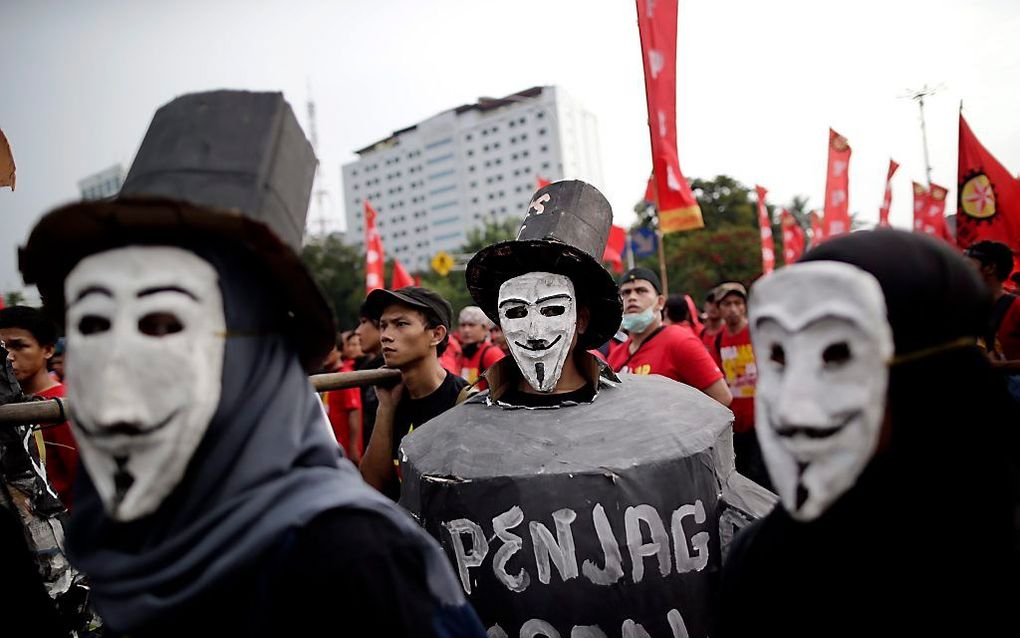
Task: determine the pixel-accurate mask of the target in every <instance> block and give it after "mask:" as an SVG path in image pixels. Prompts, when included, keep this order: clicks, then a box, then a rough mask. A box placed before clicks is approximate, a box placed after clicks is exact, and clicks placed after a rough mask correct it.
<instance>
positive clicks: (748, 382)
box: [712, 326, 758, 432]
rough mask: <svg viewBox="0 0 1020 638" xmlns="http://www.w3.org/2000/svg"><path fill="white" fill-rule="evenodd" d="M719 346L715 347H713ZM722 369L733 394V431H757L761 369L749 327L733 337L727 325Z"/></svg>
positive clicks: (722, 343)
mask: <svg viewBox="0 0 1020 638" xmlns="http://www.w3.org/2000/svg"><path fill="white" fill-rule="evenodd" d="M712 347H713V348H714V347H715V344H714V343H713V344H712ZM717 356H718V361H719V364H720V367H721V368H722V371H723V374H724V375H725V376H726V385H728V386H730V393H731V394H732V395H733V403H731V404H730V409H731V410H733V431H734V432H746V431H748V430H750V429H752V428H754V388H755V385H757V383H758V367H757V365H756V364H755V361H754V350H752V349H751V330H750V327H749V326H744V329H743V330H741V331H740V332H738V333H736V334H732V335H731V334H730V331H729V329H728V328H726V327H725V326H724V327H723V330H722V337H721V338H720V339H719V351H718V353H717Z"/></svg>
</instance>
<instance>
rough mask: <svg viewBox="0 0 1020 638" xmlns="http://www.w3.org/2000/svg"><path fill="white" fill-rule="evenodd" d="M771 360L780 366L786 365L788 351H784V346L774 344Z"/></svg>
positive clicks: (770, 353) (770, 355)
mask: <svg viewBox="0 0 1020 638" xmlns="http://www.w3.org/2000/svg"><path fill="white" fill-rule="evenodd" d="M769 360H770V361H772V362H773V363H776V364H778V365H779V366H785V365H786V351H785V350H783V346H781V345H779V344H778V343H773V344H772V349H771V350H770V351H769Z"/></svg>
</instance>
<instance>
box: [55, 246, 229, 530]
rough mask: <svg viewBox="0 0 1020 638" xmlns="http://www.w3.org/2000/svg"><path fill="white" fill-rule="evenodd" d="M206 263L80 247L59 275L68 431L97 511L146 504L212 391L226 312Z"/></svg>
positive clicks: (183, 460)
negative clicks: (82, 251) (98, 502)
mask: <svg viewBox="0 0 1020 638" xmlns="http://www.w3.org/2000/svg"><path fill="white" fill-rule="evenodd" d="M218 281H219V278H218V276H217V274H216V270H215V269H214V268H213V267H212V265H210V264H209V263H208V262H207V261H205V260H204V259H202V258H200V257H198V256H197V255H195V254H194V253H192V252H189V251H187V250H184V249H181V248H173V247H168V246H145V247H143V246H131V247H127V248H118V249H115V250H109V251H106V252H102V253H98V254H96V255H91V256H89V257H86V258H85V259H83V260H82V261H81V262H80V263H79V264H78V265H77V266H76V267H75V268H74V270H72V271H71V274H70V275H68V277H67V281H66V284H65V294H66V299H67V304H68V309H67V353H68V357H67V382H66V383H67V391H68V396H69V397H70V399H71V402H72V405H73V406H74V417H73V424H74V433H75V438H76V440H77V442H78V447H79V449H80V450H81V457H82V460H83V461H84V463H85V468H86V469H87V470H88V473H89V476H90V477H91V478H92V482H93V483H94V484H95V486H96V490H97V491H98V492H99V496H100V498H102V500H103V505H104V506H105V508H106V510H107V512H108V513H109V515H110V516H111V517H112V518H114V519H115V520H119V521H130V520H134V519H137V518H140V517H142V516H144V515H146V514H150V513H152V512H153V511H155V510H156V509H157V508H158V507H159V505H160V503H162V502H163V500H164V499H165V498H166V497H167V495H169V494H170V492H172V491H173V489H174V488H175V487H176V486H177V484H178V483H179V482H180V480H181V478H182V477H183V476H184V470H185V468H186V467H187V465H188V461H189V460H190V459H191V456H192V455H193V454H194V452H195V449H196V448H197V447H198V444H199V441H201V440H202V437H203V436H204V435H205V431H206V428H207V427H208V426H209V421H210V419H212V416H213V413H214V412H215V411H216V406H217V404H218V403H219V400H220V386H221V383H222V377H221V373H222V370H223V350H224V335H225V332H226V319H225V318H224V314H223V295H222V293H221V292H220V288H219V284H218Z"/></svg>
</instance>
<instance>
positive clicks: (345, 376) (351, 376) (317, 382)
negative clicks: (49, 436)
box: [0, 368, 400, 426]
mask: <svg viewBox="0 0 1020 638" xmlns="http://www.w3.org/2000/svg"><path fill="white" fill-rule="evenodd" d="M398 380H400V371H399V370H392V369H390V368H379V369H376V370H358V371H356V372H332V373H329V374H313V375H312V376H310V377H308V381H309V383H311V385H312V388H314V389H315V391H316V392H328V391H330V390H343V389H345V388H360V387H363V386H367V385H379V384H381V383H387V382H395V381H398ZM70 413H71V404H70V402H69V401H68V400H67V399H59V400H53V399H51V400H49V401H28V402H25V403H11V404H8V405H2V406H0V426H3V425H28V424H37V423H38V424H42V423H60V422H61V421H65V420H67V418H68V416H70Z"/></svg>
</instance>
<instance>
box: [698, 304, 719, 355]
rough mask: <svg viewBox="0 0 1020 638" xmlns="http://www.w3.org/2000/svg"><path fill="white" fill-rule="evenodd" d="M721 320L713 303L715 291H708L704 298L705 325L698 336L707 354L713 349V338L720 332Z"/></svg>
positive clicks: (717, 307) (717, 308)
mask: <svg viewBox="0 0 1020 638" xmlns="http://www.w3.org/2000/svg"><path fill="white" fill-rule="evenodd" d="M722 327H723V320H722V317H720V316H719V306H717V305H716V303H715V290H709V291H708V295H706V296H705V324H704V325H703V326H702V327H701V332H699V333H698V336H699V337H700V338H701V342H702V343H704V344H705V347H706V348H708V350H709V352H711V351H712V349H713V348H714V347H715V338H716V336H717V335H718V334H719V331H720V330H722Z"/></svg>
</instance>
